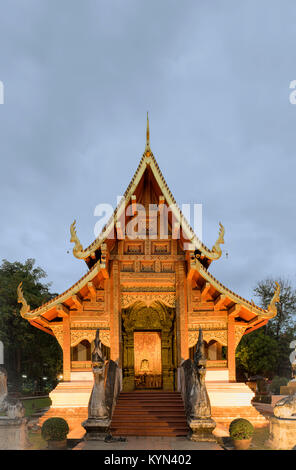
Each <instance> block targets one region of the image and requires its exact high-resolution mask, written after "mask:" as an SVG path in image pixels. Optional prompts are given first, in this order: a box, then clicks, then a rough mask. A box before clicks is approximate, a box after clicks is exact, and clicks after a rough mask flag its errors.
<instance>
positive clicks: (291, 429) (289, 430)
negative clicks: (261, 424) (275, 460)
mask: <svg viewBox="0 0 296 470" xmlns="http://www.w3.org/2000/svg"><path fill="white" fill-rule="evenodd" d="M269 419H270V437H269V440H268V445H269V446H270V447H272V448H273V449H276V450H293V448H294V447H296V417H295V418H291V419H286V418H277V417H276V416H271V417H270V418H269Z"/></svg>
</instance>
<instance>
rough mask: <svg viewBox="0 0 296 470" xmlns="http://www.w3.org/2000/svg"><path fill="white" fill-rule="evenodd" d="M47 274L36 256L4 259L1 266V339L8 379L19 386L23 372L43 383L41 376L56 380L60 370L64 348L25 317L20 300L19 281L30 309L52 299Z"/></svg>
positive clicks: (29, 377)
mask: <svg viewBox="0 0 296 470" xmlns="http://www.w3.org/2000/svg"><path fill="white" fill-rule="evenodd" d="M46 276H47V275H46V273H45V271H44V270H43V269H41V268H40V267H35V260H34V259H28V260H26V261H25V262H24V263H20V262H14V263H11V262H9V261H7V260H3V262H2V265H1V266H0V340H1V341H3V343H4V351H5V365H6V367H7V370H8V379H9V380H10V382H13V383H14V384H15V385H17V386H19V385H20V381H21V375H27V377H28V379H29V380H32V381H35V383H36V381H37V382H39V383H41V381H42V377H47V378H48V380H49V381H50V380H54V379H55V378H56V376H57V373H58V372H59V371H60V370H61V348H60V347H59V345H58V343H57V341H56V339H55V338H54V337H53V336H51V335H49V334H47V333H45V332H43V331H41V330H39V329H37V328H35V327H33V326H32V325H30V323H29V322H28V321H27V320H25V319H23V318H22V317H21V315H20V304H19V303H18V302H17V286H18V285H19V283H20V282H23V291H24V293H25V297H26V300H27V301H28V303H29V305H30V306H31V309H34V308H36V307H39V306H40V305H41V304H43V303H44V302H47V301H48V300H50V299H51V298H52V297H53V296H54V295H53V294H51V293H50V291H49V288H50V284H48V283H44V282H42V281H43V279H45V278H46Z"/></svg>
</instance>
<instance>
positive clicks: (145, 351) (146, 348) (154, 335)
mask: <svg viewBox="0 0 296 470" xmlns="http://www.w3.org/2000/svg"><path fill="white" fill-rule="evenodd" d="M134 367H135V388H136V389H152V388H155V389H157V388H158V389H159V388H162V365H161V333H160V332H159V331H135V332H134Z"/></svg>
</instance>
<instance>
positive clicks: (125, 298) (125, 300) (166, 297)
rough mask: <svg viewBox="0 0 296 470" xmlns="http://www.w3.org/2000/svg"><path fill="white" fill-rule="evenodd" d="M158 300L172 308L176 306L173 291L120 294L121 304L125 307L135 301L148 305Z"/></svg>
mask: <svg viewBox="0 0 296 470" xmlns="http://www.w3.org/2000/svg"><path fill="white" fill-rule="evenodd" d="M156 301H159V302H162V303H163V304H165V305H167V306H168V307H171V308H174V307H175V306H176V294H175V292H153V293H150V292H148V293H147V292H135V293H133V294H131V293H128V294H127V293H122V294H121V306H122V308H127V307H129V306H131V305H132V304H134V303H136V302H143V303H144V304H146V305H148V306H150V305H151V304H153V303H154V302H156Z"/></svg>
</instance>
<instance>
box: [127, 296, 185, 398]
mask: <svg viewBox="0 0 296 470" xmlns="http://www.w3.org/2000/svg"><path fill="white" fill-rule="evenodd" d="M121 316H122V375H123V390H124V391H125V392H129V391H132V390H135V388H159V389H162V390H171V391H172V390H175V386H176V369H177V367H176V363H177V353H176V351H177V349H176V322H175V309H174V308H171V307H168V306H166V305H165V304H163V303H162V302H159V301H155V302H153V303H151V304H150V305H146V304H145V303H144V302H141V301H139V302H135V303H133V304H132V305H131V306H130V307H127V308H125V309H122V311H121ZM145 372H146V377H145V381H144V378H143V377H142V376H143V375H145ZM136 376H137V380H136ZM151 376H154V377H151ZM157 376H160V377H157Z"/></svg>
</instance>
